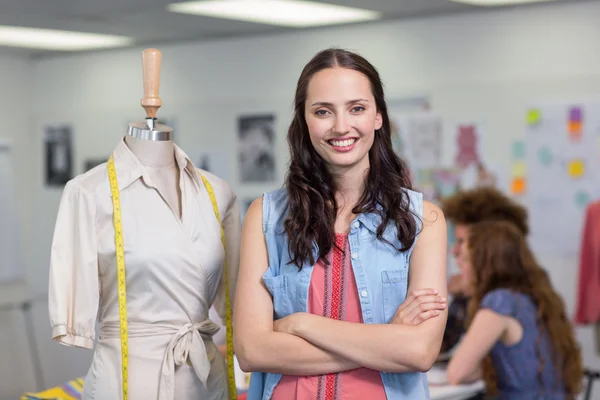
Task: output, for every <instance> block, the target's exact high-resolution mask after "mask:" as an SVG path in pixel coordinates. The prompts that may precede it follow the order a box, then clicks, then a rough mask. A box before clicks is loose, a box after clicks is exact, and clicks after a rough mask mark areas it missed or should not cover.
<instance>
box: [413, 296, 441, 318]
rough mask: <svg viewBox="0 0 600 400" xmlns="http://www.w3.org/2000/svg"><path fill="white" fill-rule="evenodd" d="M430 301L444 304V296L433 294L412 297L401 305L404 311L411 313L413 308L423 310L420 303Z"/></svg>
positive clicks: (428, 302)
mask: <svg viewBox="0 0 600 400" xmlns="http://www.w3.org/2000/svg"><path fill="white" fill-rule="evenodd" d="M430 303H439V304H446V298H445V297H442V296H435V295H429V296H425V295H424V296H419V297H417V298H416V299H413V300H411V301H410V302H408V303H407V304H405V305H404V307H403V311H404V312H405V313H408V314H412V313H414V311H415V310H417V311H419V310H423V309H422V308H420V306H421V305H422V304H430ZM413 315H414V314H413Z"/></svg>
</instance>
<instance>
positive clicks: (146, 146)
mask: <svg viewBox="0 0 600 400" xmlns="http://www.w3.org/2000/svg"><path fill="white" fill-rule="evenodd" d="M125 144H127V147H129V149H130V150H131V152H132V153H133V154H134V155H135V156H136V157H137V158H138V160H140V162H141V163H142V165H144V166H147V167H171V166H173V165H175V147H174V145H173V141H172V140H148V139H138V138H135V137H133V136H129V135H128V136H125Z"/></svg>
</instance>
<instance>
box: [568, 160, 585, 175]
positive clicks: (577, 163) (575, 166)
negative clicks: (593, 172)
mask: <svg viewBox="0 0 600 400" xmlns="http://www.w3.org/2000/svg"><path fill="white" fill-rule="evenodd" d="M568 169H569V175H571V178H580V177H582V176H583V174H585V164H584V163H583V161H581V160H573V161H571V162H569V166H568Z"/></svg>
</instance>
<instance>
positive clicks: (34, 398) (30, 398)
mask: <svg viewBox="0 0 600 400" xmlns="http://www.w3.org/2000/svg"><path fill="white" fill-rule="evenodd" d="M82 391H83V378H77V379H73V380H72V381H69V382H67V383H65V384H64V385H62V386H58V387H55V388H51V389H48V390H44V391H43V392H39V393H25V394H23V396H21V399H20V400H80V399H81V393H82Z"/></svg>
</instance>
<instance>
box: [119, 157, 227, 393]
mask: <svg viewBox="0 0 600 400" xmlns="http://www.w3.org/2000/svg"><path fill="white" fill-rule="evenodd" d="M198 174H199V175H200V177H201V178H202V182H203V183H204V186H205V187H206V190H207V191H208V195H209V197H210V201H211V203H212V206H213V211H214V214H215V217H216V218H217V221H219V226H220V228H221V242H222V243H223V249H224V250H225V257H224V268H225V271H224V273H225V307H226V310H225V315H226V318H225V320H226V321H225V328H226V336H227V379H228V382H229V398H230V399H231V400H237V388H236V384H235V372H234V366H233V323H232V316H231V297H230V293H229V274H228V271H227V246H226V241H225V230H224V229H223V224H222V223H221V217H220V214H219V207H218V205H217V199H216V197H215V193H214V191H213V189H212V186H211V184H210V182H208V180H207V179H206V178H205V177H204V176H203V175H202V174H200V172H199V171H198ZM108 180H109V182H110V192H111V196H112V203H113V223H114V226H115V249H116V257H117V282H118V295H119V322H120V336H121V374H122V375H121V379H122V389H123V400H127V395H128V364H129V345H128V334H127V292H126V284H125V251H124V248H123V226H122V223H121V200H120V197H119V186H118V183H117V173H116V171H115V161H114V159H113V157H112V155H111V156H110V158H109V160H108Z"/></svg>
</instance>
